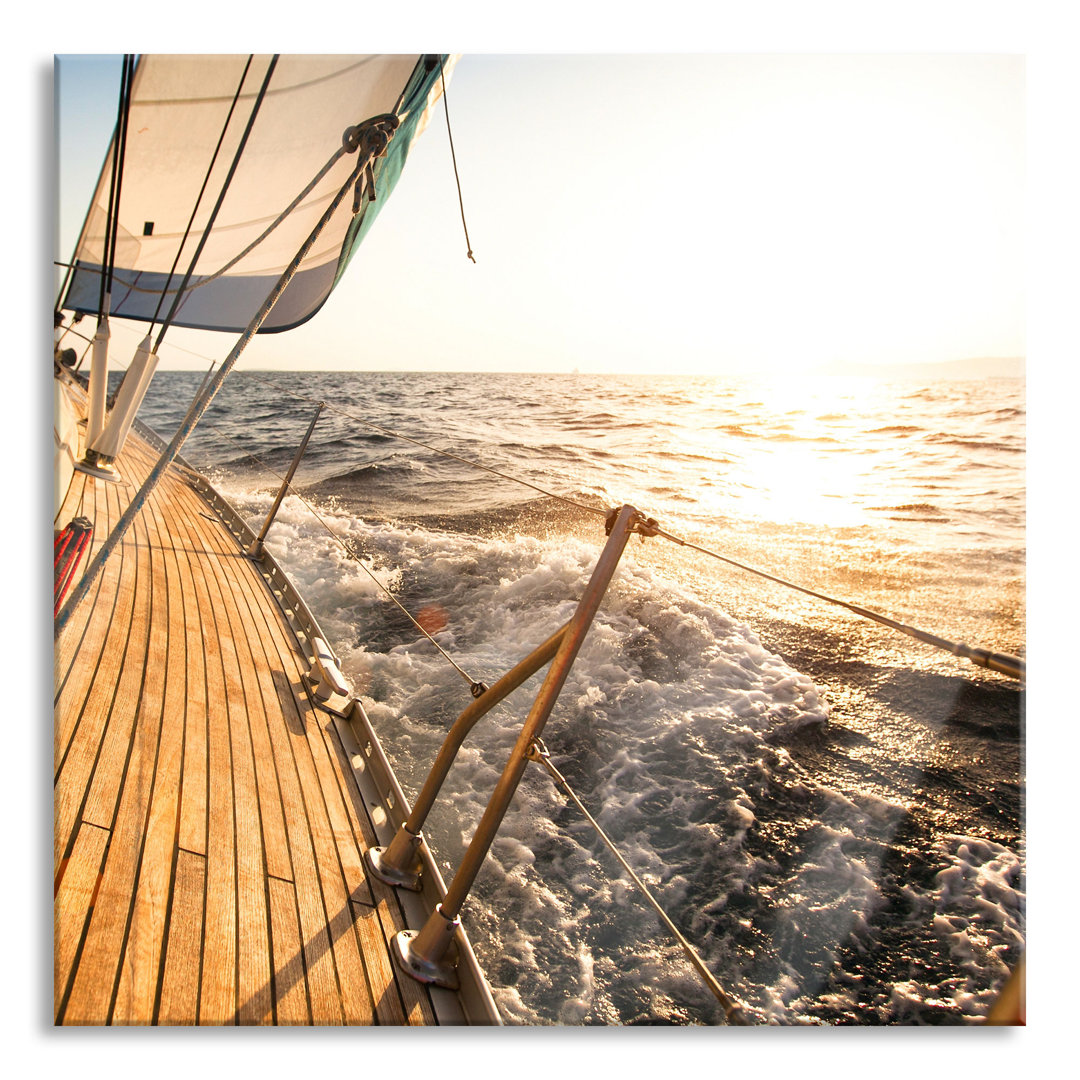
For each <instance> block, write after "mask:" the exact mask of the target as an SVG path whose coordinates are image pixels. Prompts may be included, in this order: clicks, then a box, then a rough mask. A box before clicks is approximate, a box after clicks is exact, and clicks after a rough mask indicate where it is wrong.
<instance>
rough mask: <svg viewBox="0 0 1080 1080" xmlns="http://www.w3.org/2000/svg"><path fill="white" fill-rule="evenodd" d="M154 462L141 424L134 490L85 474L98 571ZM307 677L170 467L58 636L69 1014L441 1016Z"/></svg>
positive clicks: (258, 1018)
mask: <svg viewBox="0 0 1080 1080" xmlns="http://www.w3.org/2000/svg"><path fill="white" fill-rule="evenodd" d="M75 393H76V394H77V393H78V390H77V389H76V390H75ZM155 460H156V455H155V454H154V453H153V452H152V451H151V450H150V448H149V446H148V445H147V444H146V442H144V441H143V440H142V439H140V438H139V437H138V436H137V434H136V433H135V432H132V435H131V437H130V438H129V439H128V443H127V446H126V448H125V450H124V452H123V453H122V455H121V456H120V458H119V459H118V461H117V462H116V465H117V471H118V472H119V473H120V475H121V477H122V482H121V483H112V482H106V481H104V480H101V479H95V478H93V477H90V476H87V475H85V474H82V473H76V476H75V480H74V482H73V484H72V486H71V489H70V492H69V494H68V496H67V500H66V502H65V504H64V506H63V508H62V509H61V511H60V514H59V515H58V516H57V519H56V527H57V528H60V527H62V526H63V525H65V524H66V523H67V522H68V521H69V520H70V519H71V518H72V517H74V516H77V515H79V514H82V515H84V516H86V517H88V518H90V519H91V520H92V521H93V522H94V537H93V548H92V551H91V552H89V553H88V554H87V556H86V557H85V558H84V560H83V564H82V566H81V567H80V572H81V570H82V569H83V568H84V567H85V565H86V563H87V562H88V561H89V557H90V555H91V554H92V553H93V552H96V551H97V549H98V548H99V547H100V545H101V543H102V542H103V541H104V539H105V538H106V536H107V535H108V532H109V529H110V527H111V525H112V523H113V522H115V520H116V519H117V517H118V516H119V515H120V514H121V513H122V512H123V509H124V508H125V506H126V505H127V502H128V500H129V498H130V497H131V496H132V495H133V494H134V493H135V491H136V490H138V487H139V485H140V483H141V482H142V480H143V479H144V478H145V476H146V475H147V473H148V472H149V470H150V469H151V467H152V466H153V464H154V461H155ZM306 670H307V662H306V658H305V654H304V652H303V649H302V648H301V646H300V643H299V640H298V638H297V635H296V632H295V631H294V629H293V628H292V626H291V625H290V623H289V621H288V619H287V618H286V617H285V615H284V614H283V612H282V610H281V607H280V606H279V604H278V603H277V602H276V601H275V598H274V595H273V593H272V591H271V589H270V587H269V586H268V585H267V583H266V580H265V579H264V577H263V576H262V575H261V574H260V573H259V571H258V569H257V568H256V567H255V565H254V564H253V562H252V560H250V559H249V558H248V557H247V556H246V555H245V554H244V553H243V551H242V550H241V548H240V547H239V545H238V544H237V542H236V539H235V538H234V537H233V536H232V535H231V534H230V532H229V530H228V529H227V528H226V527H225V526H224V525H223V524H222V522H221V521H220V520H219V519H218V518H217V517H216V516H215V515H214V514H212V513H210V512H209V507H208V504H207V503H206V502H204V501H203V499H202V498H201V497H200V496H199V494H198V493H197V492H196V491H195V490H194V488H193V486H192V485H191V484H189V483H188V482H187V481H186V479H185V476H184V472H183V470H182V469H172V468H171V469H170V470H169V472H168V474H167V475H166V476H165V477H164V478H163V480H162V481H161V483H160V484H159V485H158V487H157V488H156V489H155V491H154V493H153V495H152V496H151V498H150V499H149V501H148V503H147V505H146V507H145V508H144V509H143V511H142V513H141V514H140V515H139V516H138V517H137V518H136V519H135V521H134V523H133V525H132V527H131V529H130V530H129V532H128V534H127V536H125V538H124V539H123V542H122V543H121V544H120V545H119V546H118V548H117V549H116V550H115V551H114V552H113V554H112V555H111V557H110V558H109V560H108V561H107V563H106V565H105V567H104V569H103V571H102V573H101V574H100V576H99V580H98V581H97V582H96V583H95V584H94V586H93V588H92V589H91V591H90V592H89V593H88V594H87V596H86V597H85V598H84V600H83V601H82V603H81V604H80V605H79V607H78V609H77V610H76V611H75V612H74V613H73V615H72V617H71V618H70V620H69V621H68V623H67V625H66V626H65V628H64V631H63V633H62V634H61V635H60V637H59V638H58V639H57V641H56V647H55V742H54V753H55V758H54V766H55V795H54V799H55V801H54V872H55V879H54V880H55V908H54V950H55V956H54V1008H55V1022H56V1023H59V1024H151V1023H160V1024H271V1023H277V1024H425V1023H433V1022H435V1021H436V1013H435V1011H434V1010H433V1007H432V996H431V992H429V990H428V988H427V987H425V986H423V985H421V984H419V983H417V982H415V981H414V980H412V979H410V978H408V977H406V976H403V975H401V974H400V973H399V972H398V971H397V969H396V967H395V965H394V963H393V961H392V959H391V956H390V954H389V951H388V941H389V939H390V938H392V937H393V935H394V934H395V933H396V932H397V931H398V930H401V929H403V928H404V927H405V925H406V924H405V920H404V916H403V912H402V908H401V906H400V904H399V902H398V899H397V897H396V895H395V893H394V891H393V890H392V889H390V888H389V887H387V886H385V885H383V884H382V883H381V882H379V881H376V880H374V879H372V878H370V877H369V876H368V875H367V873H366V871H365V867H364V862H363V857H362V853H363V851H364V849H365V848H366V847H367V846H370V845H372V844H374V843H376V842H377V840H376V834H375V830H374V828H373V823H372V820H371V818H370V817H369V814H368V811H367V810H366V808H365V801H364V799H363V797H362V795H361V792H360V789H359V787H358V785H357V782H356V778H355V776H354V773H353V768H352V767H351V765H350V759H351V758H352V757H353V756H354V755H353V753H352V751H351V750H350V751H347V750H346V747H345V745H344V744H343V741H342V734H341V731H340V730H339V728H338V727H337V726H336V725H335V723H334V722H333V718H332V717H330V716H329V714H328V713H327V712H326V711H325V710H322V709H320V708H317V707H316V706H315V704H314V702H313V700H312V698H311V697H310V695H309V692H308V689H307V686H306V684H305V683H304V681H303V679H302V677H301V676H302V673H303V672H305V671H306ZM435 993H436V994H439V993H445V992H444V991H435Z"/></svg>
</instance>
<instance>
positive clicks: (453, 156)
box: [439, 53, 476, 265]
mask: <svg viewBox="0 0 1080 1080" xmlns="http://www.w3.org/2000/svg"><path fill="white" fill-rule="evenodd" d="M439 78H440V79H441V80H442V100H443V112H444V113H445V114H446V134H447V136H448V137H449V139H450V160H451V161H452V162H453V163H454V180H455V182H456V183H457V197H458V206H460V207H461V227H462V228H463V229H464V230H465V247H466V248H467V249H468V250H467V252H466V254H467V255H468V256H469V258H470V259H472V261H473V263H474V265H475V263H476V259H475V258H474V257H473V253H472V244H470V243H469V226H468V225H466V224H465V202H464V200H463V199H462V197H461V179H460V178H459V177H458V167H457V155H456V154H455V153H454V133H453V132H452V131H451V130H450V102H449V100H448V99H447V96H446V72H445V71H444V70H443V61H442V53H440V54H439Z"/></svg>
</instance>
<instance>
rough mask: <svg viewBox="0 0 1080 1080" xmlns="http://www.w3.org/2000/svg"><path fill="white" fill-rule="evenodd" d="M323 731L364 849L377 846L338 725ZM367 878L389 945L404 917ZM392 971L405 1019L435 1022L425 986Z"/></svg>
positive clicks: (385, 890)
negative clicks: (336, 764) (342, 778)
mask: <svg viewBox="0 0 1080 1080" xmlns="http://www.w3.org/2000/svg"><path fill="white" fill-rule="evenodd" d="M324 734H325V736H326V740H327V745H328V746H329V748H330V750H331V752H332V753H333V754H334V757H335V758H336V759H337V763H338V769H339V774H340V775H341V776H342V777H344V778H345V782H344V784H343V789H344V791H345V793H346V795H347V796H348V799H347V802H348V805H349V808H350V810H351V814H350V816H351V819H352V821H353V823H354V827H355V828H356V829H357V836H358V837H359V840H360V843H361V845H362V847H363V848H364V849H365V850H366V849H369V848H373V847H376V846H377V845H378V840H377V839H376V836H375V830H374V828H373V826H372V824H371V820H370V818H369V817H368V812H367V807H366V806H365V805H364V799H363V796H362V795H361V793H360V789H359V787H358V786H357V784H356V778H355V776H354V775H353V772H352V766H351V764H350V763H349V756H348V754H347V753H346V752H345V747H344V746H342V744H341V739H340V738H339V737H338V733H337V729H336V727H335V726H334V725H333V724H329V725H326V727H325V728H324ZM368 880H369V885H370V888H371V892H372V896H373V898H374V903H375V908H376V911H377V912H378V916H379V926H380V927H381V928H382V932H383V938H384V941H385V944H386V947H387V948H389V946H390V943H391V941H392V940H393V938H394V937H395V936H396V935H397V934H398V933H400V932H401V931H402V930H405V929H407V926H406V923H405V917H404V914H403V913H402V910H401V905H400V903H399V902H398V899H397V895H396V894H395V892H394V890H393V888H392V887H391V886H389V885H387V884H385V883H384V882H382V881H379V880H378V879H377V878H369V879H368ZM394 975H395V985H396V987H397V990H398V992H399V994H400V995H401V999H402V1002H403V1004H404V1008H405V1013H406V1017H407V1022H408V1023H410V1024H424V1023H426V1024H433V1023H435V1010H434V1009H433V1008H432V1005H431V996H430V994H429V993H428V990H427V988H426V987H425V986H423V985H422V984H421V983H418V982H416V981H415V980H413V979H410V978H408V977H407V976H403V975H398V973H397V972H396V970H395V972H394ZM372 985H373V989H374V986H375V983H374V982H373V984H372Z"/></svg>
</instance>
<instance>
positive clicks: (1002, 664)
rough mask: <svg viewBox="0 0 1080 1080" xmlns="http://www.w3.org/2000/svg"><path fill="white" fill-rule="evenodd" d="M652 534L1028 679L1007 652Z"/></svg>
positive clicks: (677, 539)
mask: <svg viewBox="0 0 1080 1080" xmlns="http://www.w3.org/2000/svg"><path fill="white" fill-rule="evenodd" d="M650 535H656V536H662V537H663V538H664V539H665V540H670V541H672V542H673V543H675V544H678V545H679V546H680V547H687V548H691V549H693V550H694V551H700V552H701V553H702V554H704V555H711V556H712V557H713V558H714V559H719V560H720V561H721V562H726V563H728V564H729V565H731V566H735V567H738V569H740V570H745V571H747V572H748V573H750V574H757V576H758V577H763V578H767V579H768V580H769V581H775V582H776V583H777V584H778V585H784V586H786V587H787V588H789V589H795V590H796V591H797V592H801V593H805V594H806V595H807V596H813V597H815V598H816V599H818V600H824V601H825V602H826V603H829V604H836V605H838V606H839V607H842V608H847V610H848V611H851V612H854V613H855V614H856V615H861V616H862V617H863V618H864V619H871V620H873V621H874V622H877V623H881V624H882V626H888V627H891V628H892V629H893V630H898V631H899V632H900V633H902V634H907V636H908V637H912V638H915V640H916V641H921V642H923V643H924V644H926V645H933V646H935V647H937V648H939V649H944V650H945V651H946V652H951V653H953V654H954V655H956V656H962V657H964V658H965V659H967V660H970V661H971V662H972V663H973V664H979V665H980V666H982V667H986V668H990V669H991V670H993V671H999V672H1001V673H1002V674H1004V675H1009V676H1011V677H1012V678H1014V679H1020V680H1023V679H1024V677H1025V672H1026V665H1025V663H1024V661H1023V660H1020V659H1018V658H1017V657H1015V656H1007V655H1005V654H1004V653H994V652H990V651H989V650H987V649H978V648H974V647H972V646H970V645H965V644H963V643H962V642H960V643H957V642H953V641H947V640H946V639H945V638H940V637H937V636H936V635H934V634H928V633H927V632H926V631H925V630H916V629H915V627H913V626H905V625H904V624H903V623H901V622H897V621H896V620H895V619H890V618H889V617H888V616H887V615H879V614H878V613H877V612H875V611H870V610H869V609H868V608H864V607H860V606H859V605H858V604H849V603H848V602H847V601H846V600H837V599H836V597H834V596H826V595H825V594H824V593H819V592H814V590H813V589H806V588H803V586H802V585H796V584H795V583H794V582H791V581H785V580H784V579H783V578H779V577H775V576H774V575H772V574H767V573H766V572H765V571H764V570H757V569H755V568H754V567H753V566H747V565H746V564H745V563H741V562H736V561H735V560H734V559H729V558H728V557H727V556H726V555H721V554H720V553H719V552H716V551H711V550H710V549H709V548H706V547H701V546H700V545H699V544H692V543H691V542H690V541H689V540H683V539H681V538H680V537H678V536H673V535H672V534H671V533H669V532H665V531H664V530H663V529H661V528H659V527H654V528H653V529H652V530H650Z"/></svg>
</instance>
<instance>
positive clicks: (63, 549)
mask: <svg viewBox="0 0 1080 1080" xmlns="http://www.w3.org/2000/svg"><path fill="white" fill-rule="evenodd" d="M93 535H94V526H93V524H91V522H90V521H89V520H88V519H87V518H84V517H77V518H72V519H71V521H70V522H69V523H68V525H67V526H66V527H65V528H64V529H61V531H60V532H59V533H57V534H56V537H55V539H54V540H53V618H56V613H57V612H58V611H59V610H60V605H61V604H62V603H63V600H64V596H65V595H66V594H67V591H68V588H69V586H70V585H71V582H72V580H73V579H74V577H75V571H76V570H77V569H78V566H79V562H80V561H81V560H82V557H83V553H84V552H85V551H86V549H87V548H88V547H89V546H90V540H91V538H92V537H93Z"/></svg>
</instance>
